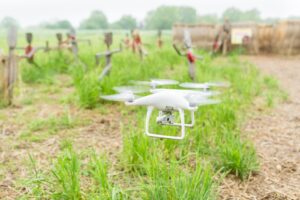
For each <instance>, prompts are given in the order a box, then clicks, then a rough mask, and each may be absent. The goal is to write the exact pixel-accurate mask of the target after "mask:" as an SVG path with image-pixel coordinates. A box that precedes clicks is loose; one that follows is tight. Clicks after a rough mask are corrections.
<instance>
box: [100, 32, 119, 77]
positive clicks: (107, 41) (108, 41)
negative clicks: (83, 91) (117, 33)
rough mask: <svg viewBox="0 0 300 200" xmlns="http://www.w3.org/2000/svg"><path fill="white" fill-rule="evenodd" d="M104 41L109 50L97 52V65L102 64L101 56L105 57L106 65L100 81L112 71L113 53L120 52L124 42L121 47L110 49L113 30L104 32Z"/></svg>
mask: <svg viewBox="0 0 300 200" xmlns="http://www.w3.org/2000/svg"><path fill="white" fill-rule="evenodd" d="M104 43H105V45H106V48H107V50H106V51H105V52H102V53H97V54H96V65H97V66H98V65H99V64H100V58H102V57H105V67H104V69H103V71H102V73H101V74H100V76H99V81H102V79H103V78H104V77H105V76H107V75H108V74H109V73H110V70H111V68H112V65H111V59H112V57H113V55H114V54H116V53H120V52H121V51H122V44H120V48H119V49H116V50H110V47H111V45H112V43H113V33H112V32H108V33H104Z"/></svg>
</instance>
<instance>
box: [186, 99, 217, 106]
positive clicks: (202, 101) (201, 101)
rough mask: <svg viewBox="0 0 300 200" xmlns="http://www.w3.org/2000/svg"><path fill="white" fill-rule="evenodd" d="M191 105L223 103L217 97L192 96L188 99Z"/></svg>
mask: <svg viewBox="0 0 300 200" xmlns="http://www.w3.org/2000/svg"><path fill="white" fill-rule="evenodd" d="M188 101H189V102H190V105H191V106H206V105H214V104H219V103H221V101H220V100H216V99H202V98H198V99H197V98H192V99H188Z"/></svg>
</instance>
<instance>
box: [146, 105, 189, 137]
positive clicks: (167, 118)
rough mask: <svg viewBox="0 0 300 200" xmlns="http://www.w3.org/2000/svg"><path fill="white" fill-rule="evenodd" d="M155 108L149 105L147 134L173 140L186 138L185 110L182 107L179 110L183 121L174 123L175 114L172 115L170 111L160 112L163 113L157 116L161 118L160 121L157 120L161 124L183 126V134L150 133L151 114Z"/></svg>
mask: <svg viewBox="0 0 300 200" xmlns="http://www.w3.org/2000/svg"><path fill="white" fill-rule="evenodd" d="M153 110H154V107H152V106H149V107H148V110H147V116H146V130H145V134H146V135H147V136H150V137H156V138H162V139H172V140H182V139H183V138H184V136H185V127H186V124H185V121H184V111H183V109H181V108H178V109H177V110H178V112H179V115H180V121H181V123H174V116H173V115H172V113H171V115H170V111H168V112H165V113H164V112H161V113H160V114H163V115H160V116H159V117H158V118H157V120H159V121H157V122H158V123H161V124H164V125H174V126H181V135H180V136H168V135H161V134H155V133H150V131H149V124H150V118H151V115H152V113H153ZM192 119H193V118H192ZM192 123H193V122H192Z"/></svg>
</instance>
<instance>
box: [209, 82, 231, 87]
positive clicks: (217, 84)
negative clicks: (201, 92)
mask: <svg viewBox="0 0 300 200" xmlns="http://www.w3.org/2000/svg"><path fill="white" fill-rule="evenodd" d="M205 84H206V85H207V86H208V87H225V88H228V87H230V83H229V82H209V83H205Z"/></svg>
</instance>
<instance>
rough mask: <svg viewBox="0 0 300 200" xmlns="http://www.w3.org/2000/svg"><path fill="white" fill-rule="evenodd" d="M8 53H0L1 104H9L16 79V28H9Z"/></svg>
mask: <svg viewBox="0 0 300 200" xmlns="http://www.w3.org/2000/svg"><path fill="white" fill-rule="evenodd" d="M7 42H8V47H9V51H8V55H4V54H1V55H0V61H1V62H0V83H1V85H0V101H1V104H2V105H10V104H12V101H13V94H14V86H15V83H16V81H17V77H18V76H17V74H18V60H19V57H18V56H17V55H16V53H15V50H16V46H17V30H16V28H15V27H12V28H10V30H9V32H8V37H7Z"/></svg>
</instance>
